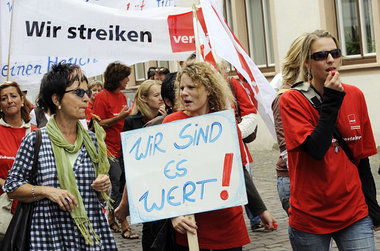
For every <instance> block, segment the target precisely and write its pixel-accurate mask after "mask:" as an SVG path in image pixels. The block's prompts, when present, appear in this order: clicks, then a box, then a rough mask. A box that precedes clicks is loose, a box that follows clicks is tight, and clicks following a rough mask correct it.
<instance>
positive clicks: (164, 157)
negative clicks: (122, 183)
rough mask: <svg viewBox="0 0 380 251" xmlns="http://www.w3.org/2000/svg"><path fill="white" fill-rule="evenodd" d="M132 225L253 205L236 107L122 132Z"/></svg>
mask: <svg viewBox="0 0 380 251" xmlns="http://www.w3.org/2000/svg"><path fill="white" fill-rule="evenodd" d="M121 141H122V147H123V157H124V165H125V176H126V183H127V191H128V198H129V208H130V215H131V222H132V224H135V223H140V222H148V221H155V220H159V219H165V218H171V217H176V216H181V215H187V214H194V213H198V212H205V211H211V210H217V209H222V208H227V207H233V206H238V205H242V204H246V203H247V196H246V191H245V182H244V175H243V167H242V161H241V156H240V148H239V142H238V135H237V129H236V123H235V117H234V112H233V111H232V110H228V111H222V112H217V113H211V114H207V115H203V116H197V117H193V118H189V119H184V120H178V121H174V122H171V123H167V124H162V125H157V126H152V127H147V128H143V129H137V130H132V131H127V132H123V133H121Z"/></svg>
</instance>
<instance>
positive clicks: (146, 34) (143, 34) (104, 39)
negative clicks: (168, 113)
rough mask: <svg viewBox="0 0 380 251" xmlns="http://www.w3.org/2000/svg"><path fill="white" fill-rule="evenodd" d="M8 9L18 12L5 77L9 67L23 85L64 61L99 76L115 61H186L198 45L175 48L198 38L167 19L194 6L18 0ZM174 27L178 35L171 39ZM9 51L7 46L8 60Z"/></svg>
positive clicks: (5, 67) (4, 70)
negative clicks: (113, 5) (127, 7)
mask: <svg viewBox="0 0 380 251" xmlns="http://www.w3.org/2000/svg"><path fill="white" fill-rule="evenodd" d="M156 2H157V1H156ZM172 2H174V1H172ZM164 4H166V5H167V4H169V2H163V3H161V5H162V6H164ZM2 5H3V3H2ZM166 5H165V6H166ZM3 7H4V6H3ZM7 7H8V9H6V8H2V9H3V11H8V12H10V11H11V10H12V11H13V17H12V29H11V40H10V41H11V45H10V55H11V64H10V65H9V69H8V65H4V64H3V65H2V68H1V69H0V75H1V78H5V77H6V74H7V71H8V70H9V74H10V79H13V80H20V81H21V84H22V85H23V86H25V85H27V84H28V81H29V82H30V81H32V80H36V79H38V80H40V79H41V78H42V75H43V74H44V73H45V72H47V71H48V70H49V69H50V67H51V65H53V64H55V63H58V62H61V61H64V62H71V63H75V64H78V65H80V66H81V67H82V68H83V69H84V71H85V72H86V74H87V75H88V76H94V75H99V74H102V73H103V72H104V70H105V68H106V66H107V65H108V64H109V63H110V62H112V61H115V60H119V61H121V62H122V63H125V64H128V65H131V64H135V63H140V62H145V61H149V60H185V59H186V58H187V57H188V56H189V55H190V54H191V52H192V51H194V50H195V46H194V44H192V46H190V48H189V47H187V50H182V51H180V52H178V51H173V50H172V44H173V43H175V44H176V46H181V45H183V44H189V43H193V40H194V39H193V38H191V37H188V36H186V35H183V36H182V35H181V31H180V30H178V27H177V24H178V22H175V20H174V22H171V23H170V24H171V26H169V23H168V21H167V20H168V17H169V16H174V17H173V18H172V19H175V16H176V15H177V14H179V15H181V14H183V13H186V12H189V13H190V9H189V8H177V7H165V8H146V9H144V11H125V9H115V8H109V7H105V6H101V5H98V4H88V3H86V2H84V1H78V0H56V1H49V0H18V1H15V2H14V4H13V6H10V5H9V6H7ZM2 17H3V16H2ZM171 30H176V34H178V35H175V36H173V37H171V38H170V37H169V32H170V31H171ZM5 53H6V54H7V52H5V51H4V50H2V53H1V54H2V62H4V60H5V59H4V56H3V55H4V54H5Z"/></svg>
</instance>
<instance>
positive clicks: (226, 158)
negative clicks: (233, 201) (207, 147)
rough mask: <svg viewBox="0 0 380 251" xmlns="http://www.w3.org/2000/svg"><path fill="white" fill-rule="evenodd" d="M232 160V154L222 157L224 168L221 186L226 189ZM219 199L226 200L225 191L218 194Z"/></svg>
mask: <svg viewBox="0 0 380 251" xmlns="http://www.w3.org/2000/svg"><path fill="white" fill-rule="evenodd" d="M233 158H234V154H233V153H226V154H225V155H224V167H223V178H222V186H224V187H226V186H227V187H228V186H229V185H230V178H231V170H232V161H233ZM220 198H221V199H222V200H227V199H228V192H227V190H223V191H221V192H220Z"/></svg>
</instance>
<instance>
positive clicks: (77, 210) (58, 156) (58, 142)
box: [46, 117, 111, 246]
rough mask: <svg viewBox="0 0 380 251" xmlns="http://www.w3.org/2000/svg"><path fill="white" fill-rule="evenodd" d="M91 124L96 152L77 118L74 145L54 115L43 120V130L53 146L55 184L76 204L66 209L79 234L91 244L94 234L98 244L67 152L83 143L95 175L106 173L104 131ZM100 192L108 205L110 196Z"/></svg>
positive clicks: (77, 149)
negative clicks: (55, 170)
mask: <svg viewBox="0 0 380 251" xmlns="http://www.w3.org/2000/svg"><path fill="white" fill-rule="evenodd" d="M94 128H95V135H96V140H97V142H98V149H99V152H97V151H96V147H95V145H94V142H93V141H92V139H91V137H90V135H89V134H88V132H87V131H86V130H85V129H84V128H83V125H82V124H81V123H80V122H79V121H78V122H77V139H76V141H75V143H74V145H71V144H69V143H68V142H67V140H66V139H65V137H64V136H63V134H62V132H61V130H59V128H58V126H57V122H56V121H55V117H52V118H51V119H50V120H49V121H48V123H47V124H46V129H47V133H48V135H49V138H50V141H51V144H52V147H53V153H54V157H55V165H56V168H57V175H58V181H59V185H60V187H61V188H62V189H65V190H68V191H69V192H70V193H71V194H72V195H74V196H75V198H76V199H77V201H78V207H74V210H73V211H72V212H70V214H71V217H72V218H73V220H74V221H75V224H76V225H77V226H78V229H79V230H80V232H81V233H82V235H83V237H84V238H85V240H86V241H87V243H89V244H90V245H91V246H93V245H94V242H93V240H92V238H91V235H92V236H94V238H95V240H96V242H97V243H99V244H100V237H99V236H98V235H97V234H96V233H95V231H94V229H93V228H92V225H91V223H90V221H89V219H88V216H87V213H86V210H85V208H84V205H83V201H82V197H81V195H80V193H79V190H78V186H77V182H76V179H75V176H74V171H73V167H72V165H71V163H70V160H69V157H68V153H70V154H74V153H76V152H78V151H79V150H80V148H81V147H82V145H83V144H84V146H85V147H86V150H87V152H88V154H89V155H90V158H91V161H92V163H93V166H94V168H95V174H96V177H97V176H98V175H99V174H108V171H109V168H110V164H109V162H108V160H107V148H106V145H105V143H104V139H105V135H106V133H105V131H104V130H103V128H102V127H101V126H100V125H99V124H98V123H97V122H95V124H94ZM101 194H102V197H103V199H104V200H105V201H106V202H107V206H108V207H109V208H110V205H111V202H110V200H111V199H110V197H109V196H108V195H107V194H106V193H105V192H102V193H101ZM90 233H91V234H90Z"/></svg>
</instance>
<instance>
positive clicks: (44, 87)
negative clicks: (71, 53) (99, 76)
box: [36, 63, 88, 114]
mask: <svg viewBox="0 0 380 251" xmlns="http://www.w3.org/2000/svg"><path fill="white" fill-rule="evenodd" d="M75 81H78V82H83V81H85V82H86V83H88V80H87V78H86V76H85V75H84V73H83V72H82V70H81V68H80V67H79V66H78V65H74V64H70V63H59V64H56V65H53V66H52V67H51V69H50V71H49V72H47V73H46V74H45V75H44V77H43V78H42V80H41V86H40V92H39V93H38V96H37V100H36V104H37V106H39V107H41V108H42V110H43V111H44V112H48V111H50V113H51V114H55V113H56V111H57V107H56V106H55V104H54V103H53V100H52V98H51V97H52V96H53V95H54V94H56V95H57V96H58V99H59V101H61V100H62V98H63V95H65V91H66V88H67V87H69V86H71V85H72V84H73V83H74V82H75Z"/></svg>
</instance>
